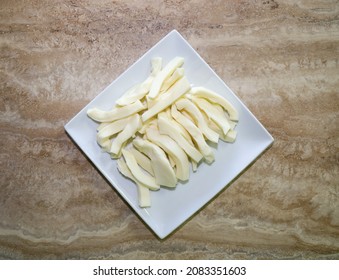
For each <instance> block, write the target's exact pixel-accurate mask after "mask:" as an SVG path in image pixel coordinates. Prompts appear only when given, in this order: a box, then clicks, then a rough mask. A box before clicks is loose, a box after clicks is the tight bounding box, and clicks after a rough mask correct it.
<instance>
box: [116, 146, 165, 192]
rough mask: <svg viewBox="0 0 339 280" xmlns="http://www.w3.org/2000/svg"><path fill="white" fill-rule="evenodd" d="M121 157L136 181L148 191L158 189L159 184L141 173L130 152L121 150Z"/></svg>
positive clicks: (151, 177) (149, 176)
mask: <svg viewBox="0 0 339 280" xmlns="http://www.w3.org/2000/svg"><path fill="white" fill-rule="evenodd" d="M122 155H123V156H124V159H125V161H126V164H127V166H128V169H129V170H130V171H131V173H132V174H133V176H134V177H135V178H136V180H137V181H139V182H141V183H142V184H143V185H145V186H146V187H147V188H149V189H150V190H153V191H156V190H159V189H160V186H159V184H157V183H156V182H155V178H154V177H153V176H151V175H149V174H147V173H145V172H143V171H142V169H141V168H140V166H139V165H138V163H137V161H136V159H135V157H134V156H133V154H132V153H131V152H129V151H128V150H126V149H122Z"/></svg>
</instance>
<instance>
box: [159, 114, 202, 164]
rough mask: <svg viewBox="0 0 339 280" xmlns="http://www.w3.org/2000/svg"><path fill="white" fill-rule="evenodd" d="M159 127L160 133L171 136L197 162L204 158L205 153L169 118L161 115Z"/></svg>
mask: <svg viewBox="0 0 339 280" xmlns="http://www.w3.org/2000/svg"><path fill="white" fill-rule="evenodd" d="M158 127H159V132H160V134H165V135H168V136H169V137H171V138H172V139H173V140H174V141H176V142H177V143H178V145H179V146H180V147H181V148H182V149H183V150H184V151H185V152H186V154H187V155H188V156H189V157H190V158H192V159H193V160H194V161H195V162H199V161H200V160H201V159H202V158H203V155H202V154H201V153H200V152H199V151H198V150H197V149H196V148H195V147H194V146H193V145H191V144H190V143H189V142H188V141H187V140H186V138H185V137H184V136H182V135H181V133H180V131H179V130H178V129H177V128H176V127H175V126H173V124H172V123H171V122H170V121H169V120H168V119H167V118H165V117H162V116H159V118H158Z"/></svg>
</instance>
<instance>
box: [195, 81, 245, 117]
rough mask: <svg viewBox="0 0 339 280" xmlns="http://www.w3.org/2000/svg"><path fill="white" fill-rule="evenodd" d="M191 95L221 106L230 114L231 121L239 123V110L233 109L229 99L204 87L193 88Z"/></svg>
mask: <svg viewBox="0 0 339 280" xmlns="http://www.w3.org/2000/svg"><path fill="white" fill-rule="evenodd" d="M191 94H192V95H194V96H196V97H202V98H206V99H207V100H209V101H210V102H213V103H216V104H219V105H221V106H222V107H223V108H224V109H225V110H226V112H227V113H228V114H229V116H230V119H231V120H232V121H238V120H239V116H238V112H237V110H236V109H235V108H234V107H233V105H232V104H231V103H230V102H229V101H228V100H227V99H225V98H224V97H222V96H221V95H219V94H217V93H215V92H213V91H211V90H209V89H206V88H204V87H193V88H192V89H191Z"/></svg>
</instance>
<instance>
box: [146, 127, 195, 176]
mask: <svg viewBox="0 0 339 280" xmlns="http://www.w3.org/2000/svg"><path fill="white" fill-rule="evenodd" d="M146 135H147V138H148V139H149V140H150V141H151V142H153V143H154V144H156V145H158V146H159V147H160V148H162V149H163V150H164V151H165V152H166V153H167V154H168V155H169V156H170V158H172V159H173V161H174V164H175V166H176V170H175V171H176V172H175V173H176V177H177V178H178V179H180V180H182V181H186V180H188V179H189V162H188V158H187V155H186V153H185V152H184V150H183V149H182V148H180V146H179V145H178V144H177V142H175V141H174V140H173V139H172V138H171V137H169V136H168V135H162V134H160V133H159V131H158V129H157V127H156V126H151V127H149V128H148V129H147V130H146Z"/></svg>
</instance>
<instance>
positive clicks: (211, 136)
mask: <svg viewBox="0 0 339 280" xmlns="http://www.w3.org/2000/svg"><path fill="white" fill-rule="evenodd" d="M175 105H176V107H177V108H178V110H183V109H184V110H185V111H186V112H188V113H189V115H190V116H191V117H192V118H193V119H194V121H195V123H196V124H197V126H198V128H199V129H200V130H201V132H202V133H203V135H205V137H206V138H207V139H208V140H210V141H212V142H213V143H218V140H219V134H218V133H216V132H215V131H213V130H212V129H210V128H209V127H208V124H207V123H206V121H205V119H204V117H203V115H202V113H201V111H200V110H199V109H198V108H197V106H195V105H194V103H192V102H191V101H189V100H188V99H187V98H181V99H179V100H178V101H177V102H176V103H175Z"/></svg>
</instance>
